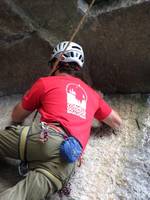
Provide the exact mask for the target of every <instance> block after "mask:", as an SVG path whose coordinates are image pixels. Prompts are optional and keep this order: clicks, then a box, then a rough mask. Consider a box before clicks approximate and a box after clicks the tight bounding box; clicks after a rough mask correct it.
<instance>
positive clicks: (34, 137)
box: [0, 125, 75, 200]
mask: <svg viewBox="0 0 150 200" xmlns="http://www.w3.org/2000/svg"><path fill="white" fill-rule="evenodd" d="M21 130H22V127H21V126H17V127H14V126H12V127H8V128H7V129H5V130H3V131H0V157H11V158H14V159H20V142H21V141H20V133H21ZM40 133H41V127H40V126H39V125H37V126H35V125H34V126H32V127H31V129H30V131H29V134H28V136H27V140H26V146H25V148H24V151H25V157H26V160H27V161H28V166H29V172H28V174H27V176H26V177H25V178H24V179H23V180H21V181H20V182H18V183H17V184H16V185H15V186H14V187H12V188H9V189H8V190H6V191H4V192H2V193H0V200H41V199H44V198H45V197H46V196H47V195H49V194H52V193H54V192H56V191H58V190H60V189H61V188H62V187H63V184H65V182H66V181H67V180H68V178H69V177H70V175H71V174H72V172H73V171H74V168H75V163H74V164H70V163H67V162H65V161H64V160H62V158H61V157H60V153H59V146H60V144H61V142H62V141H63V140H64V138H63V136H62V135H61V134H59V133H58V132H57V131H55V130H54V129H50V130H49V135H48V139H47V141H45V142H42V141H41V140H40Z"/></svg>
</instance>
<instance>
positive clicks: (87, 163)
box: [0, 95, 150, 200]
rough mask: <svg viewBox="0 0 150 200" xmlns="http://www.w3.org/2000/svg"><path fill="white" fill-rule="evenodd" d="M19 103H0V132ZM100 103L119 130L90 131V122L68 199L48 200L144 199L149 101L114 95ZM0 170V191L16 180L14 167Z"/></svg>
mask: <svg viewBox="0 0 150 200" xmlns="http://www.w3.org/2000/svg"><path fill="white" fill-rule="evenodd" d="M20 98H21V97H20V96H10V97H3V98H2V97H1V98H0V111H1V112H0V116H1V117H0V128H4V127H5V125H7V124H8V123H9V119H10V113H11V110H12V107H13V106H14V105H15V104H16V102H17V101H19V99H20ZM105 99H106V100H107V101H108V102H109V104H111V106H113V107H114V108H115V109H116V110H117V111H118V112H119V113H120V115H121V117H122V118H123V126H122V127H121V128H120V130H117V131H115V132H112V130H111V129H109V128H108V127H101V128H99V127H97V128H96V126H97V122H95V121H94V122H93V126H94V127H95V128H93V131H92V133H93V134H92V136H91V139H90V141H89V144H88V145H87V148H86V151H85V153H84V155H83V159H82V165H81V167H80V168H77V170H76V173H75V175H74V176H73V177H72V179H71V181H72V184H71V194H70V196H68V197H65V196H63V197H62V198H60V197H59V196H58V194H56V195H55V196H53V197H51V198H49V199H48V200H50V199H51V200H91V199H92V200H131V199H133V200H135V199H136V200H148V199H150V187H149V183H150V173H149V171H150V149H149V145H150V139H149V133H150V103H149V99H150V97H148V96H146V95H130V96H129V95H125V96H120V95H118V96H107V97H105ZM30 120H31V119H28V120H27V121H26V123H29V121H30ZM114 133H115V134H114ZM100 135H103V136H102V137H100ZM0 169H1V173H0V191H3V190H5V189H6V188H8V187H10V186H12V185H14V184H15V183H16V182H17V181H18V180H19V179H20V177H18V173H17V166H16V162H14V161H12V160H8V159H7V164H6V162H4V161H1V164H0Z"/></svg>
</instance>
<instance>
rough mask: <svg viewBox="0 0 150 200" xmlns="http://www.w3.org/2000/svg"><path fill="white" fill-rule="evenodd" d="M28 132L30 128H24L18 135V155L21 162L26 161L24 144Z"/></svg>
mask: <svg viewBox="0 0 150 200" xmlns="http://www.w3.org/2000/svg"><path fill="white" fill-rule="evenodd" d="M29 131H30V126H24V127H23V128H22V130H21V133H20V140H19V155H20V159H21V160H26V155H25V154H26V142H27V136H28V133H29Z"/></svg>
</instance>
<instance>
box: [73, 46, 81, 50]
mask: <svg viewBox="0 0 150 200" xmlns="http://www.w3.org/2000/svg"><path fill="white" fill-rule="evenodd" d="M72 48H74V49H79V50H81V48H80V47H76V46H72Z"/></svg>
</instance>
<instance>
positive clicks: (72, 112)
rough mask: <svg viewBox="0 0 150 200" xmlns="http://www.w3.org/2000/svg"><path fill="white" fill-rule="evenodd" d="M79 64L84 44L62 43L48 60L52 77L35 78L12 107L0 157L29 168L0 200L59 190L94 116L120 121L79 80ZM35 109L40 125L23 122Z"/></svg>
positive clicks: (0, 135) (30, 198)
mask: <svg viewBox="0 0 150 200" xmlns="http://www.w3.org/2000/svg"><path fill="white" fill-rule="evenodd" d="M67 45H68V47H67V48H66V46H67ZM65 48H66V50H65V51H64V49H65ZM58 60H59V62H58V64H57V65H56V62H57V61H58ZM83 65H84V52H83V49H82V47H81V46H80V45H79V44H77V43H74V42H70V43H69V44H68V41H64V42H60V43H59V44H58V45H56V47H55V48H54V50H53V53H52V56H51V59H50V68H51V76H47V77H42V78H39V79H38V80H37V81H36V82H35V83H34V84H33V85H32V87H31V88H30V89H29V90H28V91H27V92H26V93H25V94H24V96H23V98H22V100H21V102H19V103H18V104H17V105H16V106H15V107H14V109H13V111H12V125H11V126H9V127H6V129H5V130H3V131H0V156H1V157H11V158H14V159H21V160H22V161H24V162H26V163H27V164H28V172H27V174H26V176H25V178H24V179H23V180H21V181H20V182H18V183H17V184H16V185H15V186H13V187H12V188H9V189H8V190H6V191H4V192H2V193H0V199H2V200H20V199H21V200H40V199H44V198H45V197H46V196H47V195H49V194H53V193H55V192H57V191H60V190H61V189H62V188H63V186H64V184H65V183H66V182H67V181H68V179H69V178H70V176H71V174H72V172H73V171H74V168H75V166H76V164H77V162H78V160H79V158H80V156H81V155H82V153H83V151H84V149H85V147H86V144H87V142H88V139H89V137H90V129H91V125H92V121H93V118H94V117H95V118H96V119H98V120H99V121H102V122H103V123H106V124H107V125H109V126H110V127H112V128H118V127H119V126H120V125H121V124H122V120H121V118H120V116H119V115H118V113H117V112H116V111H114V110H113V109H112V108H111V107H110V106H109V105H108V103H106V102H105V100H104V99H103V98H102V97H101V96H100V95H99V94H98V93H97V92H96V91H95V90H93V89H92V88H91V87H90V86H88V85H87V84H86V83H85V82H84V81H83V80H81V73H82V69H83ZM35 110H38V112H39V113H40V121H39V123H33V124H32V126H25V125H23V122H24V120H25V119H26V118H27V117H28V116H29V115H30V114H31V113H32V112H33V111H35Z"/></svg>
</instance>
